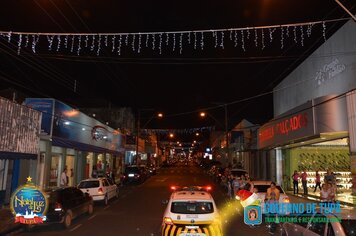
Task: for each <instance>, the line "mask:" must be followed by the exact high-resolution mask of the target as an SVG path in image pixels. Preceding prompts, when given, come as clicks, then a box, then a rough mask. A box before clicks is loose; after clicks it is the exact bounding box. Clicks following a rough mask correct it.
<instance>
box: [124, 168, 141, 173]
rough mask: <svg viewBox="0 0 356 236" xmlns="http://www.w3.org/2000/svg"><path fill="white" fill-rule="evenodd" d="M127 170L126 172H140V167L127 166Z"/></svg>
mask: <svg viewBox="0 0 356 236" xmlns="http://www.w3.org/2000/svg"><path fill="white" fill-rule="evenodd" d="M125 172H126V173H138V172H139V169H138V167H126V169H125Z"/></svg>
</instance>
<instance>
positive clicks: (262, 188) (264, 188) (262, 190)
mask: <svg viewBox="0 0 356 236" xmlns="http://www.w3.org/2000/svg"><path fill="white" fill-rule="evenodd" d="M254 187H255V188H257V190H258V192H259V193H267V189H268V188H269V187H271V185H269V184H266V185H254ZM276 188H277V189H278V190H279V192H280V193H284V191H283V190H282V188H281V187H280V186H276Z"/></svg>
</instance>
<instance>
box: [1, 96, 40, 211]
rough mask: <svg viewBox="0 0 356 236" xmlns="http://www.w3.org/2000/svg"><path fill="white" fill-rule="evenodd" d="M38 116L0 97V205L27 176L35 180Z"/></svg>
mask: <svg viewBox="0 0 356 236" xmlns="http://www.w3.org/2000/svg"><path fill="white" fill-rule="evenodd" d="M40 129H41V113H40V112H38V111H36V110H33V109H30V108H28V107H25V106H22V105H20V104H17V103H14V102H11V101H9V100H7V99H4V98H1V97H0V205H2V204H7V203H9V200H10V196H11V193H12V192H13V191H15V190H16V188H17V187H18V186H20V185H22V184H24V183H26V178H27V177H28V176H31V177H32V179H33V180H34V181H36V180H37V179H38V176H37V165H38V160H39V158H38V156H39V142H40V138H39V134H40Z"/></svg>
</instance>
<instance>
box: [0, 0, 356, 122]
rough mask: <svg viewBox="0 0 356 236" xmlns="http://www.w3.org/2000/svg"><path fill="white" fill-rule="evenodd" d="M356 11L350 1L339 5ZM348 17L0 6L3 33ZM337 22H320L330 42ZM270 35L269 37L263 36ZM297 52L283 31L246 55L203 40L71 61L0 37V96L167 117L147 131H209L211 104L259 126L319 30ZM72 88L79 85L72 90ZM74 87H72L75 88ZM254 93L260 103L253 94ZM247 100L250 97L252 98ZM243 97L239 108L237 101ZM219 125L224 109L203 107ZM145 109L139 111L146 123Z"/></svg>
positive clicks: (248, 7)
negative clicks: (201, 44) (15, 94)
mask: <svg viewBox="0 0 356 236" xmlns="http://www.w3.org/2000/svg"><path fill="white" fill-rule="evenodd" d="M342 2H343V3H344V4H345V5H346V6H347V7H348V8H349V9H351V11H352V12H353V13H354V14H355V11H356V7H355V5H356V2H355V1H351V0H343V1H342ZM341 17H347V15H346V13H345V12H344V11H343V10H342V9H341V8H340V7H339V6H338V5H337V4H336V3H335V2H334V1H332V0H307V1H305V0H239V1H236V0H229V1H211V0H204V1H202V0H194V1H192V0H191V1H184V0H181V1H162V0H156V1H137V0H130V1H121V0H105V1H98V0H85V1H84V0H75V1H72V0H41V1H29V0H17V1H13V0H8V1H2V3H1V7H0V30H4V31H24V32H75V33H78V32H82V33H85V32H95V33H99V32H101V33H103V32H106V33H109V32H128V33H129V32H152V31H176V30H199V29H219V28H233V27H253V26H262V25H273V24H291V23H300V22H310V21H318V20H327V19H336V18H341ZM340 26H341V24H340V23H333V24H327V31H326V37H329V36H330V35H331V34H332V33H333V32H334V31H335V30H336V29H337V28H338V27H340ZM266 37H267V38H268V35H266ZM305 38H306V39H305V42H304V46H301V43H300V42H298V43H297V44H295V43H294V42H293V39H292V38H290V39H289V40H286V42H285V45H284V48H283V49H281V46H280V33H279V32H276V33H275V34H274V39H273V41H272V43H269V42H268V43H266V48H265V49H263V50H262V49H261V47H255V45H254V40H253V37H252V36H251V39H250V40H249V41H246V52H244V51H243V50H242V49H241V47H236V48H234V46H233V43H231V42H228V41H229V40H228V36H226V45H225V47H224V49H221V48H214V42H212V41H211V40H210V41H209V40H208V39H207V41H206V43H205V48H204V50H203V51H202V50H194V49H193V46H192V45H188V44H184V45H183V52H182V54H179V50H177V49H176V50H175V51H174V52H173V51H172V49H171V48H168V47H167V48H163V51H162V54H161V55H160V54H159V53H158V52H157V50H156V51H152V50H151V49H150V48H145V49H143V51H142V52H141V53H140V54H136V53H132V52H131V51H130V50H129V49H127V48H126V49H124V50H123V52H122V55H121V56H118V55H115V54H111V53H110V52H109V51H110V50H103V52H102V53H101V54H100V56H96V55H92V54H85V53H83V54H82V55H81V56H76V55H71V54H69V53H66V52H63V51H61V50H59V52H56V51H55V50H53V51H52V52H48V50H44V49H42V50H39V51H38V53H37V54H36V55H34V54H32V53H31V52H30V50H29V49H23V50H22V53H21V55H20V56H17V55H16V46H15V45H16V43H13V44H8V43H7V42H6V40H5V38H4V37H0V58H1V64H0V81H1V82H0V90H2V89H6V88H8V87H12V88H15V89H17V90H19V91H21V92H23V93H25V94H27V95H28V96H32V97H53V98H56V99H59V100H61V101H63V102H65V103H68V104H69V105H71V106H73V107H77V108H81V107H91V106H94V105H96V104H101V105H102V106H105V105H103V104H106V105H107V104H108V103H111V105H112V106H118V107H119V106H131V107H133V108H134V109H138V108H140V109H142V108H152V109H154V110H155V111H160V112H163V113H164V114H165V115H166V118H165V119H164V121H159V122H158V121H156V120H153V121H152V122H150V124H148V127H151V128H190V127H201V126H207V125H211V124H213V123H214V121H213V120H212V119H205V120H202V119H201V118H199V117H198V112H199V111H200V110H206V108H208V107H212V106H216V103H232V102H235V103H233V104H231V105H229V106H228V113H229V122H228V123H229V127H230V128H231V127H232V126H233V125H234V124H236V123H237V122H239V121H240V120H241V119H243V118H245V119H247V120H250V121H252V122H254V123H259V124H263V123H264V122H266V121H268V120H269V119H271V118H272V114H273V105H272V95H271V94H269V95H265V96H258V95H260V94H262V93H266V92H270V91H272V89H273V87H274V86H275V85H276V84H278V83H279V82H280V81H281V80H282V79H283V78H284V77H285V76H286V75H288V73H290V72H291V70H292V69H293V68H295V67H296V66H297V65H298V64H299V63H300V62H301V61H302V60H303V59H304V58H305V57H306V56H307V55H308V54H310V53H311V52H312V51H313V50H315V48H317V47H318V46H319V45H320V44H321V43H322V42H323V40H324V39H323V35H322V30H321V29H320V27H319V28H315V29H313V32H312V35H311V37H310V38H307V37H306V36H305ZM75 86H76V89H74V87H75ZM74 90H75V91H74ZM255 96H258V97H257V98H254V97H255ZM249 98H251V99H249ZM238 101H241V102H238ZM209 113H210V114H211V115H212V116H214V117H215V118H216V119H217V120H218V121H219V122H221V123H223V121H224V109H223V108H222V107H217V108H216V109H211V110H209ZM151 114H152V111H149V112H144V114H143V115H142V116H143V119H145V117H150V116H151Z"/></svg>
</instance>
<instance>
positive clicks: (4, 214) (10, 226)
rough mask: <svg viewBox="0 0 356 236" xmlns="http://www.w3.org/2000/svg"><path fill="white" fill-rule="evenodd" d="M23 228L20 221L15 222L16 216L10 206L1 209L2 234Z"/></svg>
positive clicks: (0, 227)
mask: <svg viewBox="0 0 356 236" xmlns="http://www.w3.org/2000/svg"><path fill="white" fill-rule="evenodd" d="M20 228H21V225H20V224H19V223H16V224H15V220H14V216H13V214H12V213H11V211H10V209H9V208H8V207H3V208H2V209H0V235H1V236H2V235H7V234H9V233H11V232H13V231H16V230H18V229H20Z"/></svg>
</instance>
